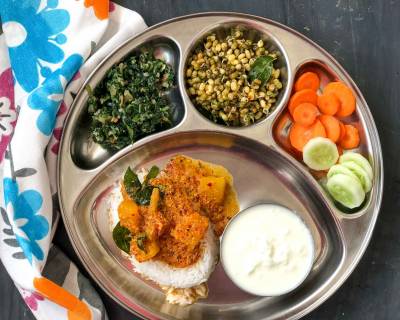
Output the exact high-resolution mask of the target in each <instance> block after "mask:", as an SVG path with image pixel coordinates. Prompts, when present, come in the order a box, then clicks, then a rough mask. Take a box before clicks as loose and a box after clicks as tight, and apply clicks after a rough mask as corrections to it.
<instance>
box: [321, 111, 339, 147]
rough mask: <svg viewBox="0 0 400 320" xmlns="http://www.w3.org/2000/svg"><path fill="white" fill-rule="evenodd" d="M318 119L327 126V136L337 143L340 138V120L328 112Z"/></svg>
mask: <svg viewBox="0 0 400 320" xmlns="http://www.w3.org/2000/svg"><path fill="white" fill-rule="evenodd" d="M318 119H319V121H321V123H322V125H323V126H324V127H325V131H326V137H327V138H328V139H330V140H332V141H333V142H335V143H336V142H337V141H338V140H339V138H340V124H339V120H338V119H336V118H335V117H333V116H328V115H327V114H323V115H320V116H319V117H318Z"/></svg>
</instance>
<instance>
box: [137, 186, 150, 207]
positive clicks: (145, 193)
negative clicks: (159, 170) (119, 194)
mask: <svg viewBox="0 0 400 320" xmlns="http://www.w3.org/2000/svg"><path fill="white" fill-rule="evenodd" d="M152 192H153V187H152V186H145V187H143V188H142V189H140V190H139V191H138V192H137V193H136V195H135V202H136V203H137V204H139V205H141V206H147V205H148V204H150V198H151V194H152Z"/></svg>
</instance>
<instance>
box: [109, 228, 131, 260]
mask: <svg viewBox="0 0 400 320" xmlns="http://www.w3.org/2000/svg"><path fill="white" fill-rule="evenodd" d="M112 235H113V239H114V242H115V244H116V245H117V247H118V248H120V249H121V250H122V251H124V252H126V253H128V254H129V253H130V248H131V240H132V235H131V232H130V231H129V229H128V228H125V227H123V226H121V224H120V223H119V222H118V223H117V225H116V226H115V227H114V229H113V233H112Z"/></svg>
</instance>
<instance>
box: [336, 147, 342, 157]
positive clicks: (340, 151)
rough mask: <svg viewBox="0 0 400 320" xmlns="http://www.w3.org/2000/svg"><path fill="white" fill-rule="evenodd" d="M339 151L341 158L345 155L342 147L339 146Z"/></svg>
mask: <svg viewBox="0 0 400 320" xmlns="http://www.w3.org/2000/svg"><path fill="white" fill-rule="evenodd" d="M337 151H338V153H339V156H341V155H342V154H343V148H342V147H341V146H337Z"/></svg>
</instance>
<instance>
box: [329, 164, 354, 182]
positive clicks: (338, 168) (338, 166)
mask: <svg viewBox="0 0 400 320" xmlns="http://www.w3.org/2000/svg"><path fill="white" fill-rule="evenodd" d="M339 173H341V174H345V175H346V176H351V177H353V178H354V179H358V177H357V176H356V175H355V174H354V173H353V172H352V171H351V170H350V169H348V168H347V167H345V166H343V165H341V164H335V165H334V166H332V167H331V168H330V169H329V171H328V174H327V175H326V176H327V178H328V179H329V178H331V177H332V176H334V175H335V174H339Z"/></svg>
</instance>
